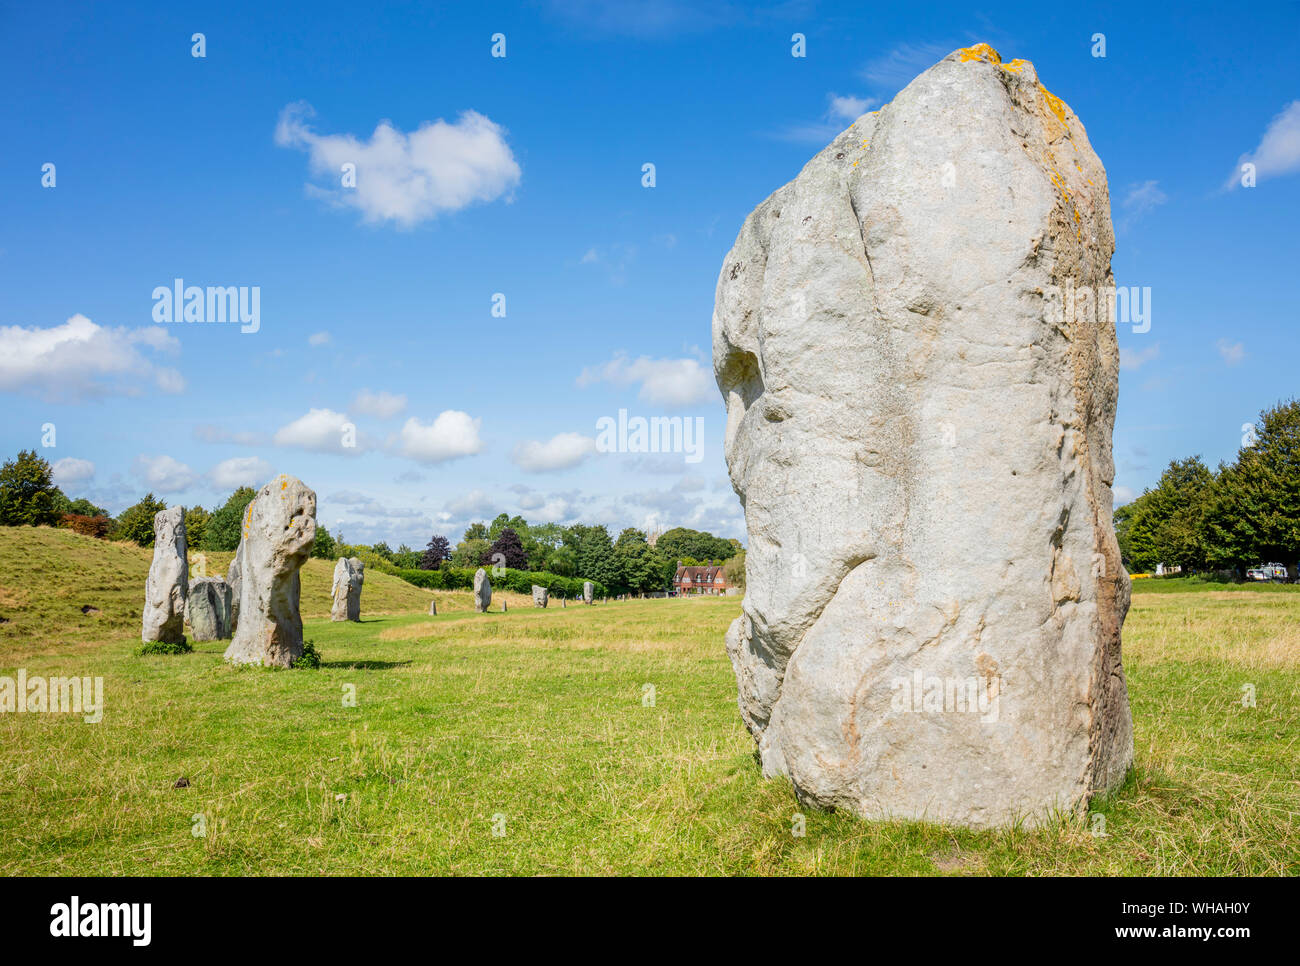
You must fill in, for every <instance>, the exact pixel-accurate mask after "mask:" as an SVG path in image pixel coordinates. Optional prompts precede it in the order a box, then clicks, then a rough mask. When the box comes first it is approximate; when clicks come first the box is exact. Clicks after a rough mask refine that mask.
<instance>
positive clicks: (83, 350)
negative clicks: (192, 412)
mask: <svg viewBox="0 0 1300 966" xmlns="http://www.w3.org/2000/svg"><path fill="white" fill-rule="evenodd" d="M179 348H180V342H179V341H178V340H177V339H176V338H175V337H173V336H171V335H169V334H168V333H167V331H166V330H165V329H163V328H161V327H159V326H153V327H150V328H141V329H126V328H107V327H105V326H100V325H96V324H95V323H94V322H92V321H90V319H88V318H86V317H85V316H84V315H80V314H78V315H74V316H72V317H71V318H70V319H68V320H67V321H66V322H64V323H63V324H62V325H55V326H51V327H49V328H44V329H43V328H38V327H35V326H33V327H30V328H28V327H25V326H20V325H8V326H0V391H7V392H28V393H31V394H33V395H37V396H41V397H44V398H47V399H59V400H75V399H79V398H81V397H95V396H105V395H114V394H116V395H125V396H135V395H140V394H141V391H142V390H141V388H140V387H141V384H142V383H148V382H152V383H153V384H154V385H155V386H156V387H157V388H158V389H160V390H162V391H163V392H167V393H177V392H181V391H182V390H183V389H184V388H185V380H184V379H183V378H182V377H181V375H180V373H179V372H177V371H176V370H175V369H168V368H161V367H159V366H158V365H157V364H156V363H155V362H154V361H153V360H152V359H151V358H150V357H149V356H148V355H146V353H150V352H166V353H174V352H176V351H177V350H179Z"/></svg>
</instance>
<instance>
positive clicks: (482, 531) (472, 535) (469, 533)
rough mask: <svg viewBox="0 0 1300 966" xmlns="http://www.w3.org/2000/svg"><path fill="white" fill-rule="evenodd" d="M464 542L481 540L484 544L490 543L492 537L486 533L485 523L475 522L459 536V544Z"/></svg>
mask: <svg viewBox="0 0 1300 966" xmlns="http://www.w3.org/2000/svg"><path fill="white" fill-rule="evenodd" d="M466 540H482V541H483V542H484V543H490V542H491V541H492V535H491V534H489V533H488V528H487V524H486V523H478V522H475V523H471V524H470V525H469V526H467V527H466V528H465V532H464V533H463V534H461V538H460V542H461V543H464V542H465V541H466Z"/></svg>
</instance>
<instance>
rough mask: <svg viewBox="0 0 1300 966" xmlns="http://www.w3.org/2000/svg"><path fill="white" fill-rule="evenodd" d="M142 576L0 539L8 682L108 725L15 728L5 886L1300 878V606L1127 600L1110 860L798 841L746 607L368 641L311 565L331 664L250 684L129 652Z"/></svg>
mask: <svg viewBox="0 0 1300 966" xmlns="http://www.w3.org/2000/svg"><path fill="white" fill-rule="evenodd" d="M218 556H219V555H214V554H210V555H209V568H210V570H212V571H213V572H219V571H221V570H223V569H224V564H225V559H226V558H225V557H222V558H221V560H220V561H216V563H219V566H217V565H216V564H214V560H215V558H217V557H218ZM148 561H149V551H142V550H139V549H138V548H133V547H127V546H123V545H115V544H107V543H104V542H101V541H94V540H91V539H89V538H81V537H77V536H75V535H73V534H70V533H66V532H63V531H51V530H35V531H33V530H29V529H22V530H11V529H0V618H4V619H5V620H6V623H3V624H0V674H4V675H11V676H12V675H14V674H15V673H16V669H17V668H19V667H22V668H25V669H26V671H27V673H28V674H29V675H36V674H41V675H46V676H53V675H98V676H102V677H103V678H104V690H105V705H106V710H105V712H104V717H103V720H102V722H100V723H99V724H86V723H84V722H83V721H82V720H81V718H80V717H78V716H73V715H55V714H43V715H42V714H3V715H0V740H3V745H4V751H5V754H4V756H3V758H2V759H0V874H5V875H14V874H93V875H152V874H195V873H197V874H217V875H227V874H254V875H256V874H275V873H286V874H302V875H314V874H372V873H376V874H378V873H394V874H424V873H433V874H437V873H456V874H568V873H573V874H610V873H616V874H617V873H628V874H664V873H677V874H700V873H706V874H707V873H729V874H778V875H790V874H847V875H862V874H966V875H972V874H973V875H981V874H1011V875H1020V874H1033V875H1043V874H1057V875H1183V874H1207V875H1242V874H1253V875H1279V874H1296V873H1297V872H1300V829H1298V828H1297V822H1298V820H1300V768H1297V764H1296V763H1297V758H1298V753H1300V748H1298V747H1297V736H1298V735H1300V722H1298V721H1297V717H1298V714H1297V712H1298V709H1300V631H1297V626H1298V620H1300V593H1298V592H1297V589H1296V588H1270V589H1269V591H1268V592H1266V593H1260V592H1258V590H1257V589H1255V588H1251V589H1242V588H1223V589H1208V590H1206V589H1200V588H1196V587H1193V586H1186V587H1183V588H1181V589H1184V590H1185V591H1186V592H1183V593H1178V592H1171V591H1173V590H1176V589H1179V588H1175V587H1172V586H1166V587H1162V588H1161V589H1160V591H1159V592H1150V591H1147V590H1146V588H1145V587H1144V586H1143V585H1145V584H1155V583H1162V584H1169V585H1172V584H1175V582H1173V581H1161V582H1156V581H1139V582H1138V585H1137V586H1136V587H1135V591H1136V592H1135V595H1134V602H1133V608H1132V611H1131V612H1130V615H1129V619H1128V622H1127V624H1126V625H1125V665H1126V668H1127V671H1128V679H1129V690H1130V695H1131V699H1132V706H1133V716H1134V724H1135V732H1136V750H1137V766H1136V768H1135V769H1134V771H1133V773H1132V775H1131V776H1130V779H1129V781H1128V783H1127V785H1126V786H1125V788H1124V789H1123V790H1122V791H1120V792H1119V793H1117V794H1116V795H1114V796H1112V797H1110V799H1108V800H1106V801H1102V802H1097V803H1095V805H1094V811H1095V812H1100V813H1102V814H1104V815H1105V816H1106V830H1107V833H1108V834H1107V836H1106V837H1104V838H1101V837H1095V836H1094V835H1092V834H1091V832H1090V824H1089V822H1088V821H1086V820H1080V821H1077V822H1075V821H1062V822H1061V823H1060V824H1058V825H1056V826H1053V827H1048V828H1040V829H1037V830H1034V831H1024V830H1016V829H1011V830H1005V831H997V832H978V833H977V832H969V831H964V830H958V829H950V828H945V827H942V826H937V825H923V824H908V823H869V822H863V821H860V820H857V819H854V818H852V817H850V816H847V815H842V814H820V813H811V812H810V813H807V828H806V835H805V836H803V837H796V836H794V835H792V834H791V821H792V816H793V815H794V814H795V813H796V812H797V811H799V808H798V806H797V805H796V803H795V802H794V799H793V796H792V794H791V792H790V789H789V786H788V784H787V783H786V782H784V781H764V780H763V779H761V778H760V776H759V774H758V770H757V767H756V765H755V763H754V758H753V742H752V740H751V739H750V737H749V735H748V734H747V733H746V732H745V730H744V728H743V726H742V725H741V723H740V718H739V714H738V712H737V710H736V705H735V682H734V678H733V677H732V673H731V668H730V665H729V663H728V661H727V658H726V656H725V654H724V652H723V648H722V635H723V631H724V630H725V628H726V626H727V624H728V623H729V621H730V620H731V619H732V618H733V617H734V616H735V615H736V613H737V612H738V610H739V600H738V599H736V598H721V599H710V600H688V601H679V600H652V601H640V602H622V603H611V604H609V605H605V606H597V607H590V608H588V607H569V608H567V609H559V608H555V607H552V608H550V609H547V610H545V611H541V610H534V609H532V608H531V606H526V605H525V604H526V602H525V601H524V599H523V598H518V605H517V606H516V600H515V599H514V598H513V597H512V599H511V610H510V612H509V613H507V614H500V613H492V614H485V615H476V614H473V613H472V612H471V609H470V607H469V595H468V593H463V592H462V593H456V592H447V593H442V592H438V594H437V596H438V597H439V599H440V608H439V609H440V612H441V613H440V614H439V616H438V617H435V618H429V617H425V616H423V612H424V611H425V610H427V606H428V605H427V602H428V600H429V598H430V596H431V593H430V592H428V591H423V590H419V589H417V588H414V587H410V586H409V585H405V584H403V583H402V582H401V581H397V580H395V579H393V578H386V577H385V575H382V574H374V575H370V574H368V575H367V578H366V585H365V590H364V592H363V596H362V613H363V621H362V623H360V624H333V623H331V622H329V621H328V619H323V618H325V617H326V614H327V609H328V587H329V576H330V573H331V572H332V567H331V566H330V565H329V563H328V562H327V561H312V562H311V563H310V564H309V566H308V568H307V569H306V571H305V574H304V578H303V599H304V603H303V607H304V613H305V615H306V616H307V620H306V636H307V638H308V639H311V640H313V641H315V643H316V645H317V647H318V649H319V650H320V652H321V654H322V657H323V658H324V662H325V663H324V666H323V667H322V668H321V669H320V670H318V671H268V670H261V669H235V668H232V667H228V666H226V665H224V664H223V663H222V661H221V654H222V652H223V650H224V649H225V646H226V643H225V642H212V643H199V644H196V645H195V651H194V653H192V654H188V655H182V656H174V657H147V658H141V657H136V656H134V654H133V651H134V648H135V647H136V646H137V644H138V643H139V614H140V604H141V600H142V593H143V583H144V577H145V574H146V572H147V569H148ZM381 578H382V579H381ZM390 581H391V583H390ZM87 605H89V606H92V607H95V608H97V609H98V610H99V613H98V614H83V613H82V611H81V608H82V607H83V606H87ZM381 611H383V612H384V613H382V614H381V613H380V612H381ZM646 685H653V687H654V698H655V700H654V702H653V704H652V705H649V706H648V704H647V702H646V701H645V700H643V699H644V696H645V693H646V692H645V687H646ZM1246 685H1253V687H1254V693H1255V696H1256V706H1255V707H1253V708H1249V707H1243V705H1242V700H1241V698H1242V693H1243V691H1242V689H1243V687H1244V686H1246ZM352 691H354V692H355V698H356V700H355V707H350V706H346V703H345V698H346V697H347V695H348V694H349V693H351V692H352ZM182 777H183V778H185V779H187V782H188V784H187V785H186V786H185V787H179V788H178V787H175V786H176V785H177V780H178V779H180V778H182ZM196 831H201V832H202V833H203V834H202V835H196V834H195V832H196ZM496 833H501V834H496Z"/></svg>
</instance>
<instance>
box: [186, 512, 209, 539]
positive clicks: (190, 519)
mask: <svg viewBox="0 0 1300 966" xmlns="http://www.w3.org/2000/svg"><path fill="white" fill-rule="evenodd" d="M210 519H212V514H211V513H209V512H208V511H207V510H205V509H203V507H201V506H194V507H190V508H189V509H188V510H186V511H185V539H186V541H187V542H188V543H189V545H190V546H191V547H202V546H203V534H204V531H206V530H207V529H208V521H209V520H210Z"/></svg>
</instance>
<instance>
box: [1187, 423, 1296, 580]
mask: <svg viewBox="0 0 1300 966" xmlns="http://www.w3.org/2000/svg"><path fill="white" fill-rule="evenodd" d="M1206 520H1207V526H1206V530H1207V534H1208V536H1207V541H1208V543H1209V555H1210V557H1211V559H1212V560H1213V561H1214V562H1216V563H1218V564H1221V565H1230V566H1239V565H1242V564H1245V565H1247V566H1249V565H1250V564H1253V563H1270V562H1273V561H1277V562H1279V563H1285V564H1287V565H1289V566H1291V565H1294V564H1295V562H1296V559H1297V557H1298V556H1300V400H1294V399H1293V400H1290V401H1288V402H1284V403H1279V404H1278V405H1276V406H1274V407H1273V408H1272V409H1267V410H1265V411H1264V412H1262V413H1260V418H1259V423H1258V424H1257V425H1256V438H1255V440H1254V441H1253V444H1252V445H1249V446H1243V447H1242V448H1241V449H1240V450H1239V451H1238V453H1237V462H1236V463H1235V464H1233V465H1232V466H1227V467H1223V468H1221V471H1220V473H1219V480H1218V485H1217V486H1216V487H1215V491H1214V494H1213V499H1212V500H1211V502H1210V506H1209V509H1208V511H1207V513H1206Z"/></svg>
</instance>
